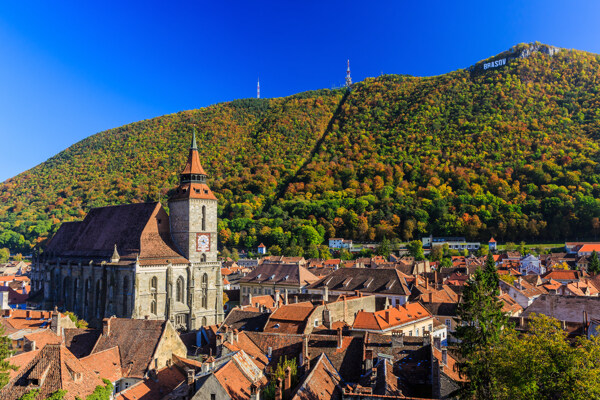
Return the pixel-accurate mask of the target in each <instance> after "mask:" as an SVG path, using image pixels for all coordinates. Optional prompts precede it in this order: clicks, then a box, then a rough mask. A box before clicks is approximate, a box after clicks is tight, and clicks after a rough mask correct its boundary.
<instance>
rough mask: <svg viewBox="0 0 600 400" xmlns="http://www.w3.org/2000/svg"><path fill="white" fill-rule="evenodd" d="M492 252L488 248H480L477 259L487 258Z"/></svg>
mask: <svg viewBox="0 0 600 400" xmlns="http://www.w3.org/2000/svg"><path fill="white" fill-rule="evenodd" d="M489 252H490V249H489V248H488V247H487V246H480V247H479V250H477V257H483V256H487V255H488V253H489Z"/></svg>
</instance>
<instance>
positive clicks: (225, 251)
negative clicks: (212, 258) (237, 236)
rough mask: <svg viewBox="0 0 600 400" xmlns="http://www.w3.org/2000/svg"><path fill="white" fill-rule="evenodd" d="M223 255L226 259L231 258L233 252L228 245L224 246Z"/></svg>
mask: <svg viewBox="0 0 600 400" xmlns="http://www.w3.org/2000/svg"><path fill="white" fill-rule="evenodd" d="M221 257H223V258H224V259H228V258H231V252H230V251H229V249H227V247H223V250H221Z"/></svg>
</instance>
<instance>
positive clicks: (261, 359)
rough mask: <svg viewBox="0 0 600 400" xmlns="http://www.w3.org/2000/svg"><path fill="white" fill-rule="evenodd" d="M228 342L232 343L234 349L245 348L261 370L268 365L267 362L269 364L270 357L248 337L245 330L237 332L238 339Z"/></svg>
mask: <svg viewBox="0 0 600 400" xmlns="http://www.w3.org/2000/svg"><path fill="white" fill-rule="evenodd" d="M227 343H228V344H231V345H232V348H233V349H234V351H239V350H243V351H244V352H245V353H246V355H248V356H249V357H250V358H251V359H252V361H254V363H255V364H256V366H257V367H258V368H260V369H261V370H264V369H265V368H266V367H267V364H269V359H268V358H267V356H266V355H265V353H264V352H263V351H262V350H261V349H260V347H258V346H257V345H256V343H254V342H253V341H252V339H250V338H249V337H248V335H246V333H245V332H239V333H238V334H237V340H234V342H233V343H229V342H227Z"/></svg>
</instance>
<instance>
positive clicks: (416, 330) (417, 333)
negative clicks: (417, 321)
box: [415, 328, 419, 336]
mask: <svg viewBox="0 0 600 400" xmlns="http://www.w3.org/2000/svg"><path fill="white" fill-rule="evenodd" d="M415 336H419V328H417V329H415Z"/></svg>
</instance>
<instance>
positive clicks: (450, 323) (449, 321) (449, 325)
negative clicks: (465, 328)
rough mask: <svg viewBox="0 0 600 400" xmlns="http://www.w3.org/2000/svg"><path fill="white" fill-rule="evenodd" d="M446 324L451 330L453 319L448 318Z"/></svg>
mask: <svg viewBox="0 0 600 400" xmlns="http://www.w3.org/2000/svg"><path fill="white" fill-rule="evenodd" d="M445 324H446V327H447V328H448V329H450V328H451V327H452V320H451V319H449V318H446V322H445Z"/></svg>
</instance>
